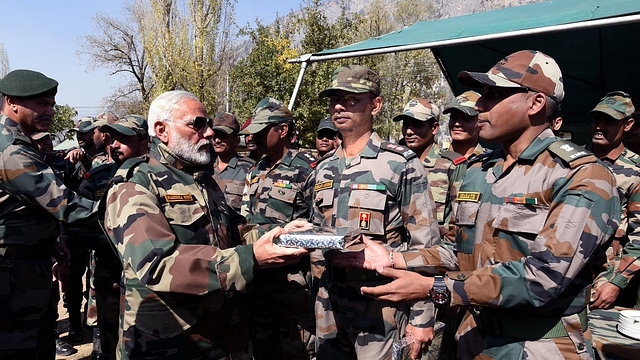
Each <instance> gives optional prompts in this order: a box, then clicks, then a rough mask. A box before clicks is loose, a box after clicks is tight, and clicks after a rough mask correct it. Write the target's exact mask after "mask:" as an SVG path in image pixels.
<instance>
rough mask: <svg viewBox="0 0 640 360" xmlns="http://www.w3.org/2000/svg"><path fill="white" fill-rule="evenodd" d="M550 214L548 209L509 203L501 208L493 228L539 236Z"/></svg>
mask: <svg viewBox="0 0 640 360" xmlns="http://www.w3.org/2000/svg"><path fill="white" fill-rule="evenodd" d="M548 214H549V208H547V207H543V206H539V205H524V204H512V203H507V204H504V205H503V206H502V207H500V211H499V212H498V215H497V216H496V218H495V219H494V220H493V224H492V226H493V227H494V228H496V229H500V230H504V231H509V232H514V233H523V234H532V235H535V236H537V235H538V234H540V231H542V228H543V227H544V224H545V222H546V220H547V215H548ZM535 236H534V237H535Z"/></svg>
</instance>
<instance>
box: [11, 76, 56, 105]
mask: <svg viewBox="0 0 640 360" xmlns="http://www.w3.org/2000/svg"><path fill="white" fill-rule="evenodd" d="M0 93H2V94H4V95H10V96H18V97H46V98H52V99H53V98H54V97H55V96H56V94H57V93H58V82H57V81H55V80H53V79H51V78H48V77H46V76H45V75H44V74H42V73H39V72H37V71H32V70H23V69H20V70H13V71H11V72H10V73H8V74H7V75H5V76H4V77H3V78H2V80H0Z"/></svg>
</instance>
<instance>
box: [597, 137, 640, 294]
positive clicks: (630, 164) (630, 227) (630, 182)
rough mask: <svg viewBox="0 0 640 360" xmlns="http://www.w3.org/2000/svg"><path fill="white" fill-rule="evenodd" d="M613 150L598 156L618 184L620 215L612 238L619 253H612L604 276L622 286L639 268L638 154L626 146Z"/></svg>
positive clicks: (639, 205) (639, 202)
mask: <svg viewBox="0 0 640 360" xmlns="http://www.w3.org/2000/svg"><path fill="white" fill-rule="evenodd" d="M614 153H615V154H612V155H613V156H611V157H605V158H602V159H601V160H602V161H603V162H604V163H605V164H606V165H607V166H609V168H610V169H611V171H612V172H613V175H614V176H615V178H616V182H617V184H618V194H619V196H620V201H621V204H622V216H621V220H620V227H619V228H618V231H616V235H615V239H616V240H618V241H619V243H620V245H622V246H623V249H622V254H621V255H620V254H612V260H613V261H611V262H610V266H609V268H608V270H607V272H606V273H605V274H604V278H605V279H606V280H608V281H609V282H611V283H613V284H615V285H617V286H618V287H620V288H625V287H626V286H627V285H628V284H629V280H631V278H633V276H634V275H635V274H636V273H637V272H638V270H639V269H640V166H639V165H638V161H639V160H640V156H638V154H636V153H634V152H633V151H631V150H628V149H626V148H621V151H619V152H614ZM616 155H617V156H616Z"/></svg>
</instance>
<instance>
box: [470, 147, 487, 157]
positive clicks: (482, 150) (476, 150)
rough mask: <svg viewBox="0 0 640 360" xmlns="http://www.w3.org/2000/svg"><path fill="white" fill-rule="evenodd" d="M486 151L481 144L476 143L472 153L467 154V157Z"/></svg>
mask: <svg viewBox="0 0 640 360" xmlns="http://www.w3.org/2000/svg"><path fill="white" fill-rule="evenodd" d="M486 151H487V149H485V148H483V147H482V145H480V144H476V147H475V148H474V149H473V153H472V154H471V156H469V158H473V157H475V156H478V155H482V154H484V153H485V152H486Z"/></svg>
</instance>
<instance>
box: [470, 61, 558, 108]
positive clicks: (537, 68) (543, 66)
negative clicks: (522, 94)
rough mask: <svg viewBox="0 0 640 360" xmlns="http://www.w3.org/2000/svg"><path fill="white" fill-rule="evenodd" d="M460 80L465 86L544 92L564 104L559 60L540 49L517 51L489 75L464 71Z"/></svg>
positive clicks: (489, 72) (495, 66)
mask: <svg viewBox="0 0 640 360" xmlns="http://www.w3.org/2000/svg"><path fill="white" fill-rule="evenodd" d="M458 80H459V81H460V83H461V84H462V85H465V86H469V87H474V88H477V87H482V86H483V85H490V86H497V87H506V88H514V87H517V88H524V89H530V90H533V91H538V92H541V93H543V94H545V95H548V96H551V97H553V98H555V99H556V100H557V101H562V99H563V98H564V84H563V80H562V72H561V71H560V67H559V66H558V64H557V63H556V61H555V60H554V59H553V58H552V57H550V56H549V55H546V54H544V53H542V52H540V51H537V50H521V51H517V52H515V53H513V54H511V55H509V56H507V57H505V58H504V59H502V60H500V61H499V62H498V63H497V64H495V65H494V66H493V67H492V68H491V69H490V70H489V71H487V72H486V73H479V72H469V71H461V72H459V73H458Z"/></svg>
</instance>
